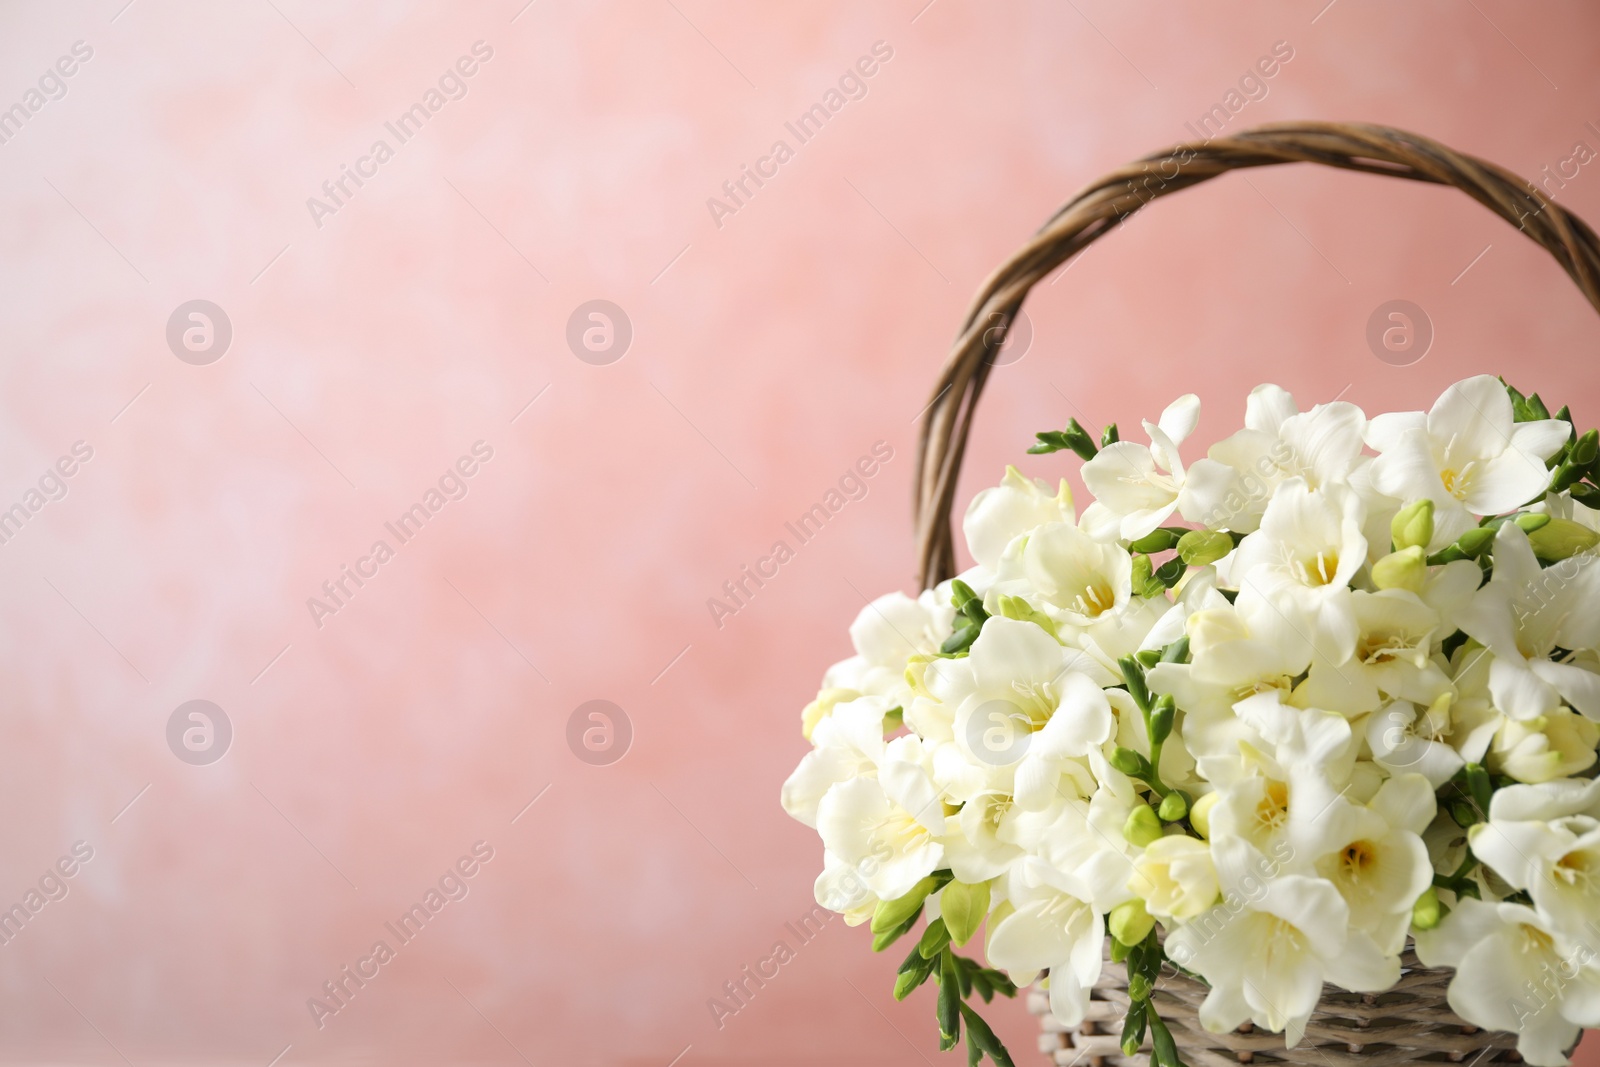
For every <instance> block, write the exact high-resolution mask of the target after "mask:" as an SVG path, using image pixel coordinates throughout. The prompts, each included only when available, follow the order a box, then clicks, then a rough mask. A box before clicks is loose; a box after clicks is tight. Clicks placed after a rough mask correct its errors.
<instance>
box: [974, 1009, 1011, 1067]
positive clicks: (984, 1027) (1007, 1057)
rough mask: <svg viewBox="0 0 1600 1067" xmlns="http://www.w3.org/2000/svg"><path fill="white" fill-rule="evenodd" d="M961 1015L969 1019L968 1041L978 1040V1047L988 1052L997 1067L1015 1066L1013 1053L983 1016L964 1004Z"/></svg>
mask: <svg viewBox="0 0 1600 1067" xmlns="http://www.w3.org/2000/svg"><path fill="white" fill-rule="evenodd" d="M961 1017H962V1018H963V1019H965V1020H966V1021H967V1040H968V1041H976V1042H977V1045H978V1048H979V1049H981V1050H982V1051H983V1052H985V1053H987V1054H988V1056H989V1058H990V1059H991V1060H993V1061H994V1062H995V1064H996V1065H997V1067H1015V1065H1014V1064H1013V1063H1012V1062H1011V1053H1009V1052H1007V1051H1006V1046H1005V1045H1004V1043H1002V1042H1001V1040H1000V1038H998V1037H997V1036H995V1032H994V1031H993V1030H991V1029H990V1028H989V1024H988V1023H986V1022H984V1021H983V1016H981V1015H979V1014H978V1013H977V1012H976V1011H974V1010H973V1009H972V1008H969V1007H967V1005H965V1004H963V1005H961ZM969 1055H970V1054H969Z"/></svg>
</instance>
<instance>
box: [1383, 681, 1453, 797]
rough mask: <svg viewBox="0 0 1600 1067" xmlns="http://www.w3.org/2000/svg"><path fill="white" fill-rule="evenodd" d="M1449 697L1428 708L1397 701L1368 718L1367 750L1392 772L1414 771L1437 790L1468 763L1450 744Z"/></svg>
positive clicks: (1450, 719) (1435, 702)
mask: <svg viewBox="0 0 1600 1067" xmlns="http://www.w3.org/2000/svg"><path fill="white" fill-rule="evenodd" d="M1450 706H1451V699H1450V697H1449V695H1445V696H1442V697H1440V698H1439V699H1438V700H1436V701H1434V702H1433V703H1432V704H1429V705H1428V706H1426V707H1419V706H1417V705H1416V704H1412V703H1410V702H1408V701H1404V700H1396V701H1394V702H1393V703H1391V704H1389V705H1387V706H1386V707H1384V708H1383V709H1381V710H1380V711H1376V712H1374V713H1373V714H1372V715H1370V716H1369V717H1368V718H1367V730H1366V733H1367V748H1368V749H1369V750H1370V751H1371V753H1372V759H1373V761H1374V762H1375V763H1377V764H1378V766H1380V767H1382V768H1383V769H1384V770H1386V771H1389V772H1391V773H1395V774H1398V773H1400V772H1402V771H1414V772H1416V773H1418V774H1420V775H1422V776H1423V777H1425V778H1426V779H1427V780H1428V782H1429V783H1430V784H1431V785H1432V786H1433V787H1434V788H1435V789H1438V788H1439V787H1440V786H1442V785H1444V784H1445V783H1446V782H1448V781H1449V780H1450V779H1451V778H1453V777H1455V773H1456V772H1457V771H1459V770H1460V769H1461V768H1462V767H1464V766H1465V765H1466V763H1467V761H1466V758H1465V757H1463V756H1462V754H1461V753H1460V752H1459V751H1457V749H1456V748H1455V746H1453V745H1452V744H1451V743H1450V738H1451V727H1452V725H1453V719H1452V716H1451V714H1450Z"/></svg>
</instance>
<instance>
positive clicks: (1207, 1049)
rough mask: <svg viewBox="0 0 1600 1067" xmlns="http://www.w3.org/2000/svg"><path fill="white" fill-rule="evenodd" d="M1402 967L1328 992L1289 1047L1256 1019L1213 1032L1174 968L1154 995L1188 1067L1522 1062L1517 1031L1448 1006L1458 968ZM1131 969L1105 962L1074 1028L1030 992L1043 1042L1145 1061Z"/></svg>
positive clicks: (1085, 1060) (1197, 985) (1066, 1056)
mask: <svg viewBox="0 0 1600 1067" xmlns="http://www.w3.org/2000/svg"><path fill="white" fill-rule="evenodd" d="M1401 966H1402V968H1403V973H1402V976H1401V978H1400V981H1399V982H1398V983H1397V984H1396V985H1395V987H1394V988H1393V989H1390V990H1388V991H1387V992H1384V993H1346V992H1344V991H1343V990H1341V989H1335V988H1334V987H1333V986H1327V987H1325V988H1324V990H1323V994H1322V1003H1321V1005H1320V1006H1319V1007H1318V1009H1317V1013H1316V1014H1315V1015H1313V1016H1312V1017H1311V1021H1310V1022H1309V1023H1308V1024H1306V1034H1305V1037H1304V1038H1303V1039H1302V1040H1301V1042H1300V1044H1299V1046H1297V1047H1296V1048H1292V1049H1285V1048H1284V1047H1283V1035H1282V1034H1269V1033H1257V1032H1254V1031H1253V1030H1252V1029H1251V1027H1250V1024H1249V1023H1246V1024H1245V1025H1244V1026H1242V1027H1240V1028H1239V1030H1238V1031H1236V1032H1234V1033H1231V1034H1212V1033H1207V1032H1206V1031H1205V1029H1204V1028H1203V1027H1201V1025H1200V1020H1199V1018H1198V1015H1199V1011H1200V1002H1201V1001H1202V1000H1204V999H1205V998H1206V992H1207V989H1206V986H1205V985H1204V984H1203V983H1201V982H1197V981H1195V980H1194V979H1192V978H1188V977H1186V976H1184V975H1181V974H1176V973H1173V972H1172V970H1171V968H1168V969H1167V973H1165V974H1164V975H1163V976H1162V978H1161V980H1160V981H1159V982H1158V983H1157V984H1156V990H1155V993H1154V996H1153V999H1154V1001H1155V1005H1156V1008H1157V1010H1158V1011H1159V1012H1160V1013H1161V1018H1162V1020H1163V1021H1165V1022H1166V1024H1167V1027H1168V1029H1170V1030H1171V1031H1172V1038H1173V1040H1174V1041H1175V1042H1176V1043H1177V1046H1178V1051H1179V1052H1180V1053H1181V1054H1182V1055H1183V1058H1184V1062H1186V1063H1188V1064H1189V1067H1238V1065H1239V1064H1241V1063H1258V1064H1276V1063H1285V1064H1287V1063H1294V1064H1305V1065H1307V1067H1393V1065H1397V1064H1409V1063H1472V1064H1486V1063H1521V1062H1522V1057H1521V1056H1518V1055H1517V1052H1516V1044H1517V1038H1516V1035H1515V1034H1507V1033H1500V1032H1497V1031H1489V1030H1479V1029H1478V1028H1477V1027H1474V1026H1469V1025H1468V1024H1467V1023H1465V1022H1463V1021H1462V1020H1461V1019H1460V1018H1459V1017H1457V1016H1456V1015H1455V1014H1453V1013H1452V1012H1451V1011H1450V1009H1449V1008H1448V1007H1446V1006H1445V999H1444V995H1445V988H1446V987H1447V986H1448V985H1449V984H1450V978H1451V976H1452V975H1453V974H1454V973H1455V972H1454V971H1453V970H1450V969H1449V968H1428V967H1423V966H1422V965H1421V964H1419V963H1418V962H1417V957H1416V955H1415V954H1414V953H1412V952H1410V951H1407V952H1406V953H1405V955H1404V956H1402V957H1401ZM1127 985H1128V975H1127V972H1126V971H1125V970H1124V969H1123V967H1122V965H1121V964H1117V963H1112V962H1111V961H1110V960H1107V961H1106V964H1105V971H1104V973H1103V974H1102V975H1101V978H1100V982H1099V984H1097V985H1096V986H1095V988H1094V990H1093V999H1092V1000H1091V1001H1090V1002H1089V1014H1088V1016H1087V1018H1085V1019H1084V1021H1083V1023H1082V1025H1080V1026H1079V1027H1078V1028H1077V1029H1075V1030H1074V1029H1068V1028H1067V1027H1065V1026H1063V1025H1061V1023H1059V1022H1058V1021H1056V1019H1055V1018H1054V1017H1053V1016H1052V1015H1051V1014H1050V998H1049V996H1048V994H1046V993H1044V992H1043V991H1041V990H1038V989H1033V990H1030V991H1029V992H1028V1010H1029V1011H1031V1012H1033V1014H1035V1015H1038V1016H1042V1019H1041V1023H1042V1026H1043V1028H1044V1032H1043V1033H1042V1034H1040V1035H1039V1050H1040V1051H1041V1052H1044V1053H1046V1054H1047V1055H1049V1056H1050V1057H1051V1058H1052V1059H1053V1060H1054V1062H1055V1063H1056V1064H1058V1065H1059V1067H1074V1065H1077V1067H1147V1065H1148V1064H1149V1062H1150V1058H1149V1055H1148V1052H1149V1049H1150V1040H1149V1038H1148V1037H1146V1038H1145V1044H1144V1048H1143V1049H1141V1050H1140V1052H1139V1053H1138V1054H1137V1055H1133V1056H1126V1055H1124V1054H1123V1052H1122V1048H1121V1046H1120V1045H1119V1043H1118V1042H1119V1040H1120V1035H1121V1033H1122V1016H1123V1015H1124V1013H1126V1012H1127V1010H1128V994H1127Z"/></svg>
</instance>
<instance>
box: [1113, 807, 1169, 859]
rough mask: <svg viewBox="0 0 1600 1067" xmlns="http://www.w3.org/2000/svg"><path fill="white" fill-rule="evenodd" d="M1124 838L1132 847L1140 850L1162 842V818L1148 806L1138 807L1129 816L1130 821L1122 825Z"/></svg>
mask: <svg viewBox="0 0 1600 1067" xmlns="http://www.w3.org/2000/svg"><path fill="white" fill-rule="evenodd" d="M1122 836H1123V837H1125V838H1127V839H1128V843H1129V844H1130V845H1138V846H1139V847H1140V848H1143V847H1145V846H1146V845H1148V844H1150V843H1151V842H1154V841H1159V840H1161V837H1162V833H1161V816H1159V815H1157V814H1156V810H1155V809H1154V808H1152V807H1151V806H1150V805H1148V804H1139V805H1137V806H1136V807H1134V809H1133V811H1132V812H1131V813H1130V814H1129V815H1128V821H1127V822H1125V823H1123V824H1122Z"/></svg>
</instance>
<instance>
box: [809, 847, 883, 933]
mask: <svg viewBox="0 0 1600 1067" xmlns="http://www.w3.org/2000/svg"><path fill="white" fill-rule="evenodd" d="M814 891H815V894H816V898H817V903H818V904H821V905H822V906H823V907H824V908H827V909H828V910H829V911H834V912H838V913H839V914H840V915H843V916H844V921H845V923H846V924H847V925H849V926H860V925H861V924H862V923H864V922H866V921H867V920H868V919H870V918H872V912H873V909H874V908H876V907H877V906H878V897H877V895H876V894H874V893H873V892H872V890H871V889H869V888H867V883H866V881H865V880H863V879H862V877H861V874H860V872H859V871H858V870H857V869H856V865H855V864H853V863H846V862H845V861H844V860H842V859H840V858H839V857H838V856H835V855H834V854H833V853H831V852H828V851H827V850H824V851H823V853H822V873H821V874H819V875H817V882H816V885H815V887H814Z"/></svg>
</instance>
